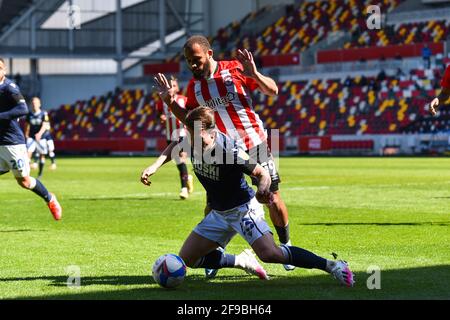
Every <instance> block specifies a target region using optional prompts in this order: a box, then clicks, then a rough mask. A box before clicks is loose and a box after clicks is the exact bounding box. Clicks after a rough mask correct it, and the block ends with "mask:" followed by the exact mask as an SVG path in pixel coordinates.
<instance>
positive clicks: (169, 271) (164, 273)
mask: <svg viewBox="0 0 450 320" xmlns="http://www.w3.org/2000/svg"><path fill="white" fill-rule="evenodd" d="M152 274H153V279H154V280H155V281H156V282H157V283H158V284H159V285H160V286H162V287H164V288H175V287H178V286H179V285H180V284H181V283H182V282H183V280H184V277H185V276H186V264H185V263H184V261H183V259H181V258H180V257H179V256H177V255H176V254H171V253H169V254H165V255H162V256H161V257H159V258H158V259H157V260H156V261H155V263H154V264H153V268H152Z"/></svg>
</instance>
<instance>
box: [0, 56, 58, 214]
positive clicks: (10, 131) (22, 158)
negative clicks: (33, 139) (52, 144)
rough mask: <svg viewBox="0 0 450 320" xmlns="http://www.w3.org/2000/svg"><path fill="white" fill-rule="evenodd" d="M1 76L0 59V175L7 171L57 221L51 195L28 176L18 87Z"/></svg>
mask: <svg viewBox="0 0 450 320" xmlns="http://www.w3.org/2000/svg"><path fill="white" fill-rule="evenodd" d="M5 74H6V67H5V61H4V60H3V59H1V58H0V175H2V174H5V173H7V172H8V171H10V170H11V171H12V173H13V174H14V176H15V178H16V180H17V183H18V184H19V185H20V186H21V187H23V188H25V189H28V190H31V191H33V192H34V193H36V194H37V195H38V196H40V197H41V198H42V199H44V200H45V202H47V205H48V207H49V209H50V212H51V213H52V215H53V218H55V220H60V219H61V215H62V209H61V206H60V205H59V203H58V200H57V199H56V197H55V195H54V194H52V193H50V192H48V190H47V189H46V188H45V186H44V185H43V184H42V183H41V182H40V181H39V180H37V179H35V178H33V177H30V163H29V160H28V154H27V148H26V145H25V136H24V134H23V132H22V129H20V126H19V123H18V119H19V118H20V117H22V116H25V115H26V114H27V113H28V107H27V105H26V103H25V99H24V97H23V96H22V94H21V93H20V90H19V88H18V86H17V85H16V84H15V83H14V82H12V81H11V80H9V79H7V78H6V77H5Z"/></svg>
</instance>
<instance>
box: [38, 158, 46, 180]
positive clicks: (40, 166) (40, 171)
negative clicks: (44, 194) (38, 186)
mask: <svg viewBox="0 0 450 320" xmlns="http://www.w3.org/2000/svg"><path fill="white" fill-rule="evenodd" d="M44 166H45V160H41V161H39V173H38V176H39V177H40V176H42V171H43V170H44Z"/></svg>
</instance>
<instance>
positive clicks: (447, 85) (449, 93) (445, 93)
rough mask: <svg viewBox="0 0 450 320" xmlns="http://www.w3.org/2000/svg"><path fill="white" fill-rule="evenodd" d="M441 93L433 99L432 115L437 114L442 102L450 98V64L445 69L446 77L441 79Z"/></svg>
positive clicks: (431, 105)
mask: <svg viewBox="0 0 450 320" xmlns="http://www.w3.org/2000/svg"><path fill="white" fill-rule="evenodd" d="M441 87H442V89H441V93H439V95H438V96H437V97H436V98H434V99H433V101H431V104H430V113H431V115H432V116H435V115H436V114H437V110H438V108H439V107H440V105H441V104H442V103H444V102H445V101H447V100H448V99H449V98H450V65H448V66H447V68H446V69H445V73H444V77H443V78H442V81H441Z"/></svg>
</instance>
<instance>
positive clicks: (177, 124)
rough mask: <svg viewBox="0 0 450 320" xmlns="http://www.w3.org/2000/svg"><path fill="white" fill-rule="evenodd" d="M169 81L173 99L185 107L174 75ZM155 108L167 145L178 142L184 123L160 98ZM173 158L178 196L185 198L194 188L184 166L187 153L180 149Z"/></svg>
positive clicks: (183, 132) (184, 129)
mask: <svg viewBox="0 0 450 320" xmlns="http://www.w3.org/2000/svg"><path fill="white" fill-rule="evenodd" d="M170 83H171V85H172V91H173V93H172V94H173V96H174V99H175V101H176V102H177V104H178V105H179V106H180V107H181V108H185V106H186V100H187V98H186V97H185V96H183V95H181V94H179V92H180V87H179V85H178V80H177V79H176V78H174V77H171V79H170ZM157 110H158V112H159V118H160V119H161V121H162V122H163V123H164V124H165V126H166V139H167V145H169V144H170V143H171V142H172V141H176V142H178V141H179V140H180V138H181V137H185V136H186V128H185V127H184V124H183V123H182V122H181V121H180V120H178V119H177V117H175V115H174V114H173V113H172V112H171V111H170V109H169V107H168V106H167V104H166V103H165V102H163V101H162V100H160V101H159V102H158V104H157ZM174 160H175V162H176V164H177V168H178V171H179V173H180V181H181V191H180V198H181V199H183V200H185V199H187V198H189V193H192V191H193V189H194V181H193V177H192V175H190V174H189V173H188V169H187V166H186V161H187V153H186V152H184V151H181V152H180V154H179V158H177V159H174Z"/></svg>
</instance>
